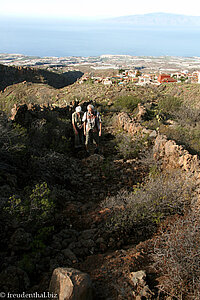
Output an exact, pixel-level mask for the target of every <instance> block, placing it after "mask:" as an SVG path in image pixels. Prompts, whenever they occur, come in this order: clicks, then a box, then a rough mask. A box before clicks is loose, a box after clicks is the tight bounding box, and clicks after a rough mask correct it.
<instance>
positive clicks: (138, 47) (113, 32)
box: [0, 18, 200, 57]
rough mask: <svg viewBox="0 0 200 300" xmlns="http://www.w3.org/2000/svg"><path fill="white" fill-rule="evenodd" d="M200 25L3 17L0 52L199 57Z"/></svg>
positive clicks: (61, 55)
mask: <svg viewBox="0 0 200 300" xmlns="http://www.w3.org/2000/svg"><path fill="white" fill-rule="evenodd" d="M199 36H200V28H199V27H197V28H193V27H191V28H190V27H183V28H182V27H173V26H169V27H166V26H161V27H156V26H131V25H130V24H115V23H107V22H103V21H99V20H97V21H94V20H93V21H92V20H90V21H88V20H87V21H86V20H84V21H83V20H79V21H77V20H65V21H64V20H60V21H59V22H56V21H55V20H47V19H40V18H38V19H34V20H33V19H30V20H28V19H27V18H25V19H23V18H22V19H19V18H13V19H9V18H2V19H1V20H0V40H1V46H0V53H8V54H9V53H14V54H17V53H18V54H23V55H27V56H39V57H46V56H48V57H52V56H56V57H67V56H81V57H89V56H101V55H105V54H110V55H131V56H155V57H156V56H181V57H194V56H199V49H200V39H199Z"/></svg>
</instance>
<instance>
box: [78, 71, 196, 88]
mask: <svg viewBox="0 0 200 300" xmlns="http://www.w3.org/2000/svg"><path fill="white" fill-rule="evenodd" d="M87 81H91V82H93V83H102V84H104V85H112V84H118V85H126V84H128V83H129V82H132V83H135V84H136V85H141V86H143V85H147V84H152V85H160V84H161V83H174V82H177V83H181V82H185V83H200V72H199V71H194V72H192V73H190V72H189V71H188V70H184V71H181V72H174V73H170V74H167V73H165V74H164V73H158V72H155V73H145V72H141V70H139V69H136V70H119V74H117V75H115V76H111V77H103V76H93V74H92V73H85V74H84V75H83V76H82V78H81V79H80V80H79V83H80V84H82V83H84V82H87Z"/></svg>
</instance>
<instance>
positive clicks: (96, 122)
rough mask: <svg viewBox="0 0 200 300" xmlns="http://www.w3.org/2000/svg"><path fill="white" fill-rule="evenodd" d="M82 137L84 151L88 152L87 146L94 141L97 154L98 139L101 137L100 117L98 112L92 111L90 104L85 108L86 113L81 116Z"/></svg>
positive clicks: (92, 107)
mask: <svg viewBox="0 0 200 300" xmlns="http://www.w3.org/2000/svg"><path fill="white" fill-rule="evenodd" d="M83 124H84V135H85V137H86V139H85V146H86V151H88V145H89V144H91V143H92V142H93V141H95V144H96V149H95V153H98V152H99V137H100V136H101V128H102V124H101V116H100V114H99V112H98V111H96V110H95V109H94V106H93V105H92V104H89V105H88V106H87V112H85V113H84V116H83Z"/></svg>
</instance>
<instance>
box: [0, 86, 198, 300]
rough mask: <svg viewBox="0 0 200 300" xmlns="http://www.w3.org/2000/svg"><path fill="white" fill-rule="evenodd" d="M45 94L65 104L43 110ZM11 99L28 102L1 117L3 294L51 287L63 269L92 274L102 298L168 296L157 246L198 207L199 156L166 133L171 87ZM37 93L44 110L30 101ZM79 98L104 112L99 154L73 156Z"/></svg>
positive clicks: (26, 89)
mask: <svg viewBox="0 0 200 300" xmlns="http://www.w3.org/2000/svg"><path fill="white" fill-rule="evenodd" d="M22 91H23V93H22ZM46 91H48V92H49V94H48V95H51V96H52V97H57V99H56V100H55V101H52V102H51V103H49V102H48V103H46V104H45V105H44V104H43V105H41V102H42V101H43V100H41V98H40V96H41V95H43V94H45V92H46ZM9 93H11V94H15V95H16V97H18V99H19V102H18V103H20V95H22V98H23V101H22V102H23V103H26V104H23V105H19V104H18V105H16V106H15V108H14V110H12V113H11V115H12V121H11V120H8V119H7V117H6V116H5V114H4V113H1V122H0V124H1V138H0V143H1V151H0V157H1V164H0V181H1V187H0V191H1V202H0V203H1V224H0V225H1V227H0V230H1V248H0V251H1V261H0V263H1V268H2V272H1V273H0V281H1V283H2V287H3V292H8V291H14V292H15V293H16V292H22V291H28V292H35V291H37V292H43V291H47V290H48V288H49V283H50V279H51V275H52V272H53V271H54V270H55V269H56V268H58V267H59V268H75V269H78V270H81V271H83V272H86V273H88V274H89V275H90V277H91V279H92V286H93V294H94V299H155V298H156V297H162V298H161V299H167V297H168V299H169V291H168V290H167V287H164V292H163V291H161V290H159V288H158V287H157V285H158V281H159V284H160V286H161V285H163V283H164V282H165V278H166V277H163V278H164V279H162V276H168V275H166V274H162V272H161V271H160V270H158V268H156V267H155V262H157V261H158V259H156V260H155V258H154V256H153V254H155V244H156V243H157V240H158V238H159V236H161V234H160V233H159V230H161V229H160V228H161V227H162V226H168V225H169V223H170V222H172V223H173V224H175V222H176V218H178V219H181V215H185V214H186V211H185V209H186V210H191V207H192V209H197V210H198V209H199V204H198V195H199V159H198V156H193V155H191V154H190V153H189V152H188V151H187V150H184V149H183V148H182V147H181V146H179V145H177V144H176V143H175V142H174V141H171V140H167V138H166V137H164V136H162V135H160V128H159V126H161V125H162V126H168V125H167V124H165V123H166V121H167V120H163V121H162V120H160V119H159V120H158V118H157V116H158V117H160V114H159V113H158V112H159V111H158V110H157V105H158V102H159V99H158V95H161V96H160V97H161V99H162V98H163V97H164V96H163V97H162V95H163V94H164V93H166V88H165V87H160V88H158V89H154V88H150V87H149V88H138V89H137V88H136V87H134V86H129V87H126V88H124V89H123V88H121V87H119V86H116V87H113V88H107V87H104V86H103V85H102V86H99V87H98V88H97V87H96V86H95V85H79V84H78V83H76V84H74V85H72V86H70V87H67V88H64V89H62V90H61V91H55V90H54V89H52V88H50V87H48V86H45V85H42V86H40V88H39V86H38V85H35V84H31V85H30V86H29V85H28V84H24V85H22V84H18V85H15V86H13V87H8V88H7V89H6V91H5V92H4V93H2V94H1V100H2V101H5V99H8V97H9V95H10V94H9ZM20 93H22V94H20ZM34 94H35V95H36V94H37V96H38V99H39V100H38V104H36V103H35V104H33V103H32V104H31V102H33V101H30V102H28V101H27V100H26V97H27V95H28V96H29V97H30V96H31V95H34ZM80 95H81V97H80ZM130 95H132V96H133V98H131V99H132V100H131V101H132V102H130V98H126V101H129V103H130V104H131V105H132V107H135V108H134V109H132V110H131V111H129V112H128V113H127V112H125V111H122V110H127V109H128V108H127V107H126V106H125V107H123V105H124V102H123V101H121V102H119V101H118V100H117V99H118V97H119V98H120V99H121V97H123V96H130ZM48 97H49V96H48ZM76 97H78V98H79V99H80V98H81V99H80V100H82V101H83V102H82V106H83V107H86V106H87V103H88V102H85V103H84V101H86V100H88V99H89V100H90V99H91V98H93V100H96V102H97V103H96V104H97V105H98V107H99V110H101V112H102V117H103V124H104V133H103V136H102V139H101V152H100V154H93V153H91V155H90V156H89V157H87V156H86V154H85V152H84V151H80V152H78V153H75V152H74V148H73V132H72V127H71V113H72V112H73V111H74V106H75V105H77V104H76V103H72V104H71V105H68V106H66V104H65V103H69V102H70V101H72V100H73V98H76ZM135 98H140V99H141V103H139V105H138V102H137V101H135ZM48 99H49V98H48ZM45 102H46V101H45ZM115 102H116V103H117V106H116V104H115ZM28 103H29V104H28ZM55 103H56V105H55ZM53 104H54V105H53ZM64 104H65V105H64ZM119 104H120V105H121V107H119ZM133 104H134V105H133ZM119 110H121V112H120V111H119ZM162 114H164V110H163V111H162ZM162 114H161V116H162ZM113 115H114V117H113ZM170 117H171V116H170ZM163 119H164V118H163ZM161 123H162V124H161ZM166 170H167V172H166ZM182 171H183V172H182ZM179 172H181V173H179ZM185 179H186V180H185ZM193 179H194V180H193ZM190 180H191V183H189V182H190ZM193 181H195V182H194V183H193ZM174 199H175V200H176V201H174ZM148 201H149V202H148ZM176 203H177V205H176ZM194 204H195V205H194ZM132 205H135V206H132ZM169 208H170V209H169ZM133 212H136V214H135V215H134V214H133ZM196 222H197V224H198V221H196ZM197 249H198V248H197ZM195 257H198V256H195ZM163 270H164V268H163ZM198 274H199V273H198ZM198 274H197V275H198ZM161 275H162V276H161ZM198 276H199V275H198ZM198 276H197V278H198ZM171 277H172V275H171ZM10 278H15V280H14V281H13V280H10ZM185 290H186V291H187V288H186V289H185ZM188 291H189V288H188ZM173 293H174V295H177V293H176V289H175V288H174V291H173ZM186 294H187V293H186ZM197 296H198V295H197ZM142 297H143V298H142ZM177 297H178V299H180V294H178V296H177ZM187 297H188V295H186V299H189V298H187ZM195 297H196V296H195ZM171 299H172V298H171ZM196 299H198V298H197V297H196Z"/></svg>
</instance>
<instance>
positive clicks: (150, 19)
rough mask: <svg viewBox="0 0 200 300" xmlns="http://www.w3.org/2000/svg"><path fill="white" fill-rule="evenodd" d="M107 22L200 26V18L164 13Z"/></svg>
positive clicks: (120, 18) (132, 16)
mask: <svg viewBox="0 0 200 300" xmlns="http://www.w3.org/2000/svg"><path fill="white" fill-rule="evenodd" d="M105 21H107V22H111V23H121V24H129V25H135V26H179V27H181V26H189V27H193V26H200V16H186V15H179V14H169V13H162V12H160V13H150V14H144V15H130V16H123V17H117V18H112V19H107V20H105Z"/></svg>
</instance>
